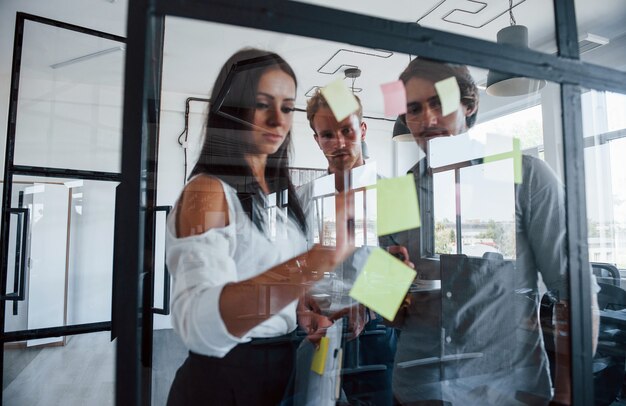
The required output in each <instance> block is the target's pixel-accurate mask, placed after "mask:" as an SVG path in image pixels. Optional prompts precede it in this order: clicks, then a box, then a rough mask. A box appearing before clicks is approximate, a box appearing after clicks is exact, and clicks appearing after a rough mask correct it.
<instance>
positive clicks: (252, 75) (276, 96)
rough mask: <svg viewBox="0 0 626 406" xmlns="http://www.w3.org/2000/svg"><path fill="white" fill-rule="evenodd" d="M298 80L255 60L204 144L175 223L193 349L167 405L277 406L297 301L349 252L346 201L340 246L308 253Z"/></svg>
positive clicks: (172, 232)
mask: <svg viewBox="0 0 626 406" xmlns="http://www.w3.org/2000/svg"><path fill="white" fill-rule="evenodd" d="M295 97H296V78H295V75H294V73H293V70H292V69H291V67H290V66H289V65H288V64H287V63H286V62H285V61H284V60H283V59H282V58H281V57H280V56H278V55H276V54H273V53H269V52H265V51H260V50H255V49H246V50H242V51H239V52H237V53H236V54H234V55H233V56H232V57H231V58H230V59H229V60H228V61H227V62H226V63H225V64H224V66H223V67H222V69H221V71H220V73H219V76H218V78H217V80H216V82H215V84H214V86H213V90H212V92H211V108H210V111H209V113H208V119H207V127H206V132H205V139H204V144H203V147H202V151H201V154H200V157H199V159H198V162H197V163H196V165H195V167H194V168H193V170H192V172H191V176H190V180H189V182H188V184H187V185H186V186H185V188H184V189H183V192H182V194H181V196H180V198H179V199H178V202H177V203H176V206H175V208H174V210H173V211H172V213H171V215H170V216H169V218H168V230H167V231H168V232H167V250H166V253H167V265H168V268H169V270H170V272H171V274H172V278H173V293H172V301H171V305H172V306H171V307H172V321H173V325H174V329H175V330H176V332H177V333H178V334H179V335H180V337H181V338H182V340H183V342H184V343H185V344H186V345H187V347H188V348H189V357H188V358H187V360H186V361H185V363H184V364H183V365H182V366H181V368H180V369H179V370H178V372H177V374H176V378H175V380H174V383H173V384H172V388H171V389H170V395H169V399H168V404H169V405H182V404H192V403H193V404H216V405H231V404H232V405H234V404H237V405H252V404H254V405H275V404H278V403H280V402H281V400H282V399H283V397H284V396H285V390H286V388H287V386H288V383H289V379H290V376H291V373H292V367H293V363H294V340H293V339H292V333H293V331H294V330H295V328H296V303H297V300H298V298H299V297H301V296H302V294H303V293H304V292H305V291H306V290H307V289H308V288H309V287H310V286H311V284H312V283H314V282H315V281H316V280H318V279H319V278H321V277H322V276H323V274H324V272H327V271H330V270H332V269H333V268H334V267H335V266H336V265H337V264H338V263H340V262H341V261H342V260H343V259H344V258H345V257H346V256H347V255H348V254H349V252H350V248H349V247H350V244H349V242H348V241H347V240H348V232H347V225H346V224H347V213H349V212H350V210H347V209H346V207H348V206H349V199H345V198H344V197H343V196H338V197H337V207H338V212H337V216H338V218H342V219H343V218H345V219H346V221H342V222H340V221H338V239H337V246H336V247H333V248H329V247H321V246H314V247H312V248H310V249H309V247H307V244H306V239H305V230H306V223H305V218H304V215H303V212H302V208H301V206H300V203H299V202H298V199H297V197H296V194H295V192H294V187H293V184H292V183H291V180H290V179H289V173H288V168H287V165H288V151H289V148H290V145H291V125H292V120H293V112H294V110H295V107H294V106H295Z"/></svg>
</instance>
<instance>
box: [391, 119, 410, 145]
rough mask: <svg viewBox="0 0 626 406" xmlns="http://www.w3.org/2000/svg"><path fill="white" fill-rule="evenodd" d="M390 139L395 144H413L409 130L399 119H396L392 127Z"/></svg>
mask: <svg viewBox="0 0 626 406" xmlns="http://www.w3.org/2000/svg"><path fill="white" fill-rule="evenodd" d="M392 134H393V135H392V137H391V139H392V140H394V141H397V142H414V140H413V135H411V130H409V128H408V127H407V126H406V124H404V121H402V119H401V118H400V117H398V118H397V119H396V122H395V123H394V125H393V133H392Z"/></svg>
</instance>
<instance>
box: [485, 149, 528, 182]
mask: <svg viewBox="0 0 626 406" xmlns="http://www.w3.org/2000/svg"><path fill="white" fill-rule="evenodd" d="M509 158H513V181H514V182H515V183H516V184H518V185H520V184H521V183H522V147H521V142H520V139H519V138H513V150H512V151H511V152H503V153H500V154H494V155H489V156H486V157H484V158H483V162H484V163H489V162H496V161H501V160H503V159H509Z"/></svg>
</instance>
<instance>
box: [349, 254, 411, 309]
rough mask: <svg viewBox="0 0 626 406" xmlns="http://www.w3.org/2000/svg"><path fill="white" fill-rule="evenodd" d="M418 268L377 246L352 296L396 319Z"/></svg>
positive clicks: (352, 290)
mask: <svg viewBox="0 0 626 406" xmlns="http://www.w3.org/2000/svg"><path fill="white" fill-rule="evenodd" d="M415 275H416V272H415V271H414V270H413V269H411V268H409V267H408V266H406V265H405V264H404V263H403V262H402V261H400V260H398V259H397V258H396V257H394V256H393V255H391V254H389V253H387V252H386V251H384V250H382V249H380V248H376V249H375V250H374V251H372V253H371V254H370V256H369V258H368V259H367V262H366V263H365V266H364V267H363V270H362V271H361V273H360V274H359V277H358V278H357V279H356V281H354V285H352V289H351V290H350V297H351V298H353V299H355V300H357V301H359V302H360V303H362V304H364V305H365V306H367V307H369V308H370V309H372V310H374V311H375V312H376V313H378V314H380V315H382V316H383V317H384V318H386V319H387V320H393V319H394V318H395V317H396V313H398V309H399V308H400V305H401V304H402V301H403V300H404V297H405V296H406V292H408V290H409V287H410V286H411V282H412V281H413V279H415Z"/></svg>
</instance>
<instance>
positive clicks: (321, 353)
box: [311, 337, 329, 375]
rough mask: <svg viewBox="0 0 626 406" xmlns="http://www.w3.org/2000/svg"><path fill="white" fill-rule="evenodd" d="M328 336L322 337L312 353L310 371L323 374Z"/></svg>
mask: <svg viewBox="0 0 626 406" xmlns="http://www.w3.org/2000/svg"><path fill="white" fill-rule="evenodd" d="M328 343H329V338H328V337H322V339H321V340H320V345H319V347H318V348H317V349H316V350H315V353H313V361H312V362H311V371H313V372H315V373H317V374H320V375H324V368H326V355H327V354H328Z"/></svg>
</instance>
